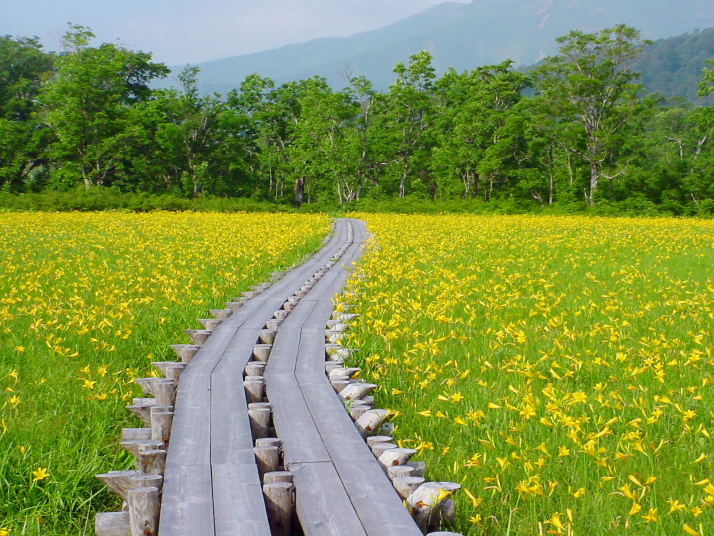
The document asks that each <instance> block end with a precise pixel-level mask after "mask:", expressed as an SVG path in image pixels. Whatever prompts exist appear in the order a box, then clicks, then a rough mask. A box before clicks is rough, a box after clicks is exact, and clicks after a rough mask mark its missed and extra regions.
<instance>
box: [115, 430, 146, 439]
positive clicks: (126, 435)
mask: <svg viewBox="0 0 714 536" xmlns="http://www.w3.org/2000/svg"><path fill="white" fill-rule="evenodd" d="M136 439H143V440H147V439H151V428H122V429H121V441H133V440H136Z"/></svg>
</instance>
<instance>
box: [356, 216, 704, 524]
mask: <svg viewBox="0 0 714 536" xmlns="http://www.w3.org/2000/svg"><path fill="white" fill-rule="evenodd" d="M361 217H362V218H363V219H365V220H366V221H367V222H368V223H369V226H370V230H371V231H372V232H373V233H374V235H375V238H374V243H373V246H374V247H373V248H372V249H371V252H370V253H369V255H368V256H367V257H366V258H365V259H364V260H363V261H362V262H361V263H360V264H359V266H358V268H357V273H358V274H363V275H364V276H366V277H353V278H351V281H350V283H349V286H348V291H347V293H346V294H345V295H344V296H343V298H342V300H343V301H344V302H349V303H356V304H357V307H356V308H355V312H358V313H361V316H360V317H359V318H358V319H357V321H356V322H355V323H354V324H352V328H351V331H350V335H349V341H348V343H347V344H348V345H349V346H353V347H356V348H359V349H361V350H362V351H361V352H359V357H358V358H357V361H360V363H358V364H359V365H361V366H363V367H364V370H363V376H364V377H366V378H368V379H370V380H373V381H375V383H379V384H380V385H381V389H380V391H379V392H378V394H377V403H378V405H379V406H381V407H388V408H390V409H392V410H393V412H394V423H395V424H396V425H397V428H396V432H395V436H396V438H399V439H401V443H402V445H403V446H409V447H413V448H416V449H418V450H419V451H420V453H419V459H422V460H424V461H426V462H427V464H428V467H429V473H428V475H427V476H429V477H430V479H432V480H452V481H456V482H460V483H461V484H462V486H463V488H464V489H462V490H461V491H459V492H458V494H457V496H456V498H457V502H458V512H459V514H458V520H457V529H458V530H459V531H462V532H463V533H464V534H469V535H503V536H526V535H527V536H535V535H541V534H555V535H583V536H606V535H613V534H631V535H641V536H645V535H648V536H651V535H661V536H665V535H666V536H674V535H677V534H688V535H690V536H696V535H700V536H704V535H705V534H706V535H714V350H713V347H714V341H713V339H712V329H713V328H714V222H712V221H692V220H689V221H686V220H674V219H652V220H645V219H593V218H582V217H562V218H559V217H538V216H515V217H514V216H512V217H506V216H503V217H502V216H487V217H479V216H461V215H460V216H397V215H368V214H365V215H361Z"/></svg>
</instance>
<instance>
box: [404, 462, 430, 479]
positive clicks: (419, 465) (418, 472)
mask: <svg viewBox="0 0 714 536" xmlns="http://www.w3.org/2000/svg"><path fill="white" fill-rule="evenodd" d="M406 465H408V466H409V467H413V468H414V476H426V462H407V463H406Z"/></svg>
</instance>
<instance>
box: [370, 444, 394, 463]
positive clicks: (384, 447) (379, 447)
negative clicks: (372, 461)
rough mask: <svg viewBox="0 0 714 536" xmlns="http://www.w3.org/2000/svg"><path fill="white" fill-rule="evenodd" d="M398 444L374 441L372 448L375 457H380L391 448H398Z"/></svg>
mask: <svg viewBox="0 0 714 536" xmlns="http://www.w3.org/2000/svg"><path fill="white" fill-rule="evenodd" d="M396 448H397V445H395V444H394V443H372V445H371V449H372V454H374V457H375V458H377V459H379V457H380V456H381V455H382V454H383V453H385V452H386V451H388V450H390V449H396Z"/></svg>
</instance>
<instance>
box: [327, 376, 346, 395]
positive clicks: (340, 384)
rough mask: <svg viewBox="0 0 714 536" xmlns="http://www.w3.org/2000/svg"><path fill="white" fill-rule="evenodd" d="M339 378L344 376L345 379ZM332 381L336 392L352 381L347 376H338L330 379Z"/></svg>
mask: <svg viewBox="0 0 714 536" xmlns="http://www.w3.org/2000/svg"><path fill="white" fill-rule="evenodd" d="M337 378H344V379H337ZM330 383H331V384H332V388H333V389H334V390H335V392H337V393H339V392H340V391H342V390H343V389H344V388H345V387H347V386H348V385H349V384H350V381H349V380H348V379H346V376H337V377H336V378H333V379H331V380H330Z"/></svg>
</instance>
